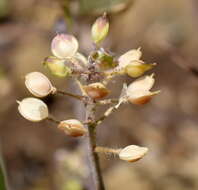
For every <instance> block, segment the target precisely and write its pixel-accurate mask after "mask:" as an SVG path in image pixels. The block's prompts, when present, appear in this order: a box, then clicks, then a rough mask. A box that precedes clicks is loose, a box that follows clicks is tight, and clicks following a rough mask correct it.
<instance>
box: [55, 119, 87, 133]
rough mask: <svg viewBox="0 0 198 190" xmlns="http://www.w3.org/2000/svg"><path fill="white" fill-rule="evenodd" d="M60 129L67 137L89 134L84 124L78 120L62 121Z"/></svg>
mask: <svg viewBox="0 0 198 190" xmlns="http://www.w3.org/2000/svg"><path fill="white" fill-rule="evenodd" d="M58 128H59V129H61V130H63V131H64V132H65V133H66V134H67V135H69V136H72V137H79V136H83V135H85V134H86V133H87V130H86V128H85V127H84V126H83V124H82V123H81V122H80V121H79V120H76V119H69V120H64V121H61V122H60V123H59V125H58Z"/></svg>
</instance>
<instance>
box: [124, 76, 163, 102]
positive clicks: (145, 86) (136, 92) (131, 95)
mask: <svg viewBox="0 0 198 190" xmlns="http://www.w3.org/2000/svg"><path fill="white" fill-rule="evenodd" d="M154 82H155V80H154V78H153V75H151V76H145V77H142V78H140V79H137V80H135V81H134V82H132V83H131V84H130V85H129V86H128V88H127V91H126V94H127V97H128V101H129V102H131V103H132V104H137V105H142V104H146V103H147V102H149V101H150V100H151V98H152V97H153V96H154V95H156V94H158V93H159V92H160V91H155V92H151V91H150V89H151V88H152V87H153V85H154Z"/></svg>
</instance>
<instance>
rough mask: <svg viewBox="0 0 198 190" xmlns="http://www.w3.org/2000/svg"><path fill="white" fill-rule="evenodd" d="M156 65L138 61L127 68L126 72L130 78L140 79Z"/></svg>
mask: <svg viewBox="0 0 198 190" xmlns="http://www.w3.org/2000/svg"><path fill="white" fill-rule="evenodd" d="M155 65H156V64H155V63H153V64H146V63H144V62H143V61H140V60H137V61H132V62H131V63H129V64H128V65H127V66H126V67H125V72H126V73H127V74H128V75H129V76H130V77H134V78H136V77H140V76H142V75H143V74H144V73H145V72H146V71H148V70H150V69H152V68H153V67H154V66H155Z"/></svg>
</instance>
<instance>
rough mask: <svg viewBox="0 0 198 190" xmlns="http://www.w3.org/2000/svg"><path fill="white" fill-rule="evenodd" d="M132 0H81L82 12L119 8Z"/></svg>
mask: <svg viewBox="0 0 198 190" xmlns="http://www.w3.org/2000/svg"><path fill="white" fill-rule="evenodd" d="M129 1H132V0H99V1H93V0H80V12H82V13H86V14H88V13H89V14H90V13H94V12H103V11H111V10H115V11H116V10H119V9H122V8H123V7H125V4H126V2H129Z"/></svg>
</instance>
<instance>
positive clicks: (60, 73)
mask: <svg viewBox="0 0 198 190" xmlns="http://www.w3.org/2000/svg"><path fill="white" fill-rule="evenodd" d="M43 64H44V66H46V67H47V68H48V69H49V71H50V72H51V73H52V74H53V75H55V76H57V77H67V76H70V75H71V73H72V70H71V68H70V67H69V66H67V65H66V63H65V60H63V59H59V58H57V57H54V56H49V57H47V58H45V60H44V62H43Z"/></svg>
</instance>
